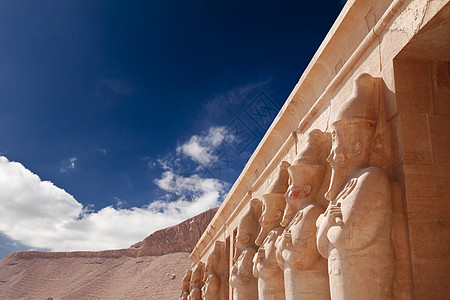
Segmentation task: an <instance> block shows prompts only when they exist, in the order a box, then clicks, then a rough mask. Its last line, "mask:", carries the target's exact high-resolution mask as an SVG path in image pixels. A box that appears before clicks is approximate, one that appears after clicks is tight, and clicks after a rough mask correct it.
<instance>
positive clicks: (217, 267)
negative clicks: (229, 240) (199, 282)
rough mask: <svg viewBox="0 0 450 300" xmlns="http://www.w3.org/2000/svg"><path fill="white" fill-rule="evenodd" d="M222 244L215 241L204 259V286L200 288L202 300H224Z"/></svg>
mask: <svg viewBox="0 0 450 300" xmlns="http://www.w3.org/2000/svg"><path fill="white" fill-rule="evenodd" d="M224 247H225V245H224V242H222V241H216V242H215V243H214V248H213V250H212V252H211V253H210V254H209V256H208V258H207V259H206V267H205V280H204V281H205V285H204V286H203V288H202V295H203V299H204V300H221V299H224V296H223V295H222V290H221V288H222V285H221V283H222V277H223V276H224V273H225V268H224V263H223V256H224V253H223V252H224Z"/></svg>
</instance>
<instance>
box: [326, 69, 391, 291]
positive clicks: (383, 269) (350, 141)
mask: <svg viewBox="0 0 450 300" xmlns="http://www.w3.org/2000/svg"><path fill="white" fill-rule="evenodd" d="M378 89H379V79H376V78H373V77H372V76H370V75H368V74H362V75H359V76H358V77H357V78H356V79H355V82H354V89H353V94H352V96H351V97H350V99H348V100H346V101H345V102H344V103H343V104H342V105H341V106H340V108H339V110H338V111H337V114H336V118H335V121H334V122H333V123H332V124H331V135H332V150H331V153H330V155H329V157H328V161H329V163H330V165H331V167H332V178H331V182H330V187H329V189H328V192H327V193H326V197H327V199H328V200H329V201H330V203H329V205H328V208H327V209H326V211H325V213H324V214H323V215H321V216H320V217H319V219H318V220H317V227H318V239H317V246H318V249H319V251H320V253H321V254H322V256H324V257H326V258H328V272H329V277H330V289H331V298H332V299H391V297H392V283H393V275H394V253H393V246H392V240H391V218H392V208H391V206H392V205H391V199H390V195H391V191H390V183H389V180H388V178H387V176H386V174H385V172H384V171H383V169H381V168H380V167H378V166H376V165H374V164H373V163H372V162H373V161H374V160H373V157H376V156H379V155H380V150H382V149H383V145H382V144H381V143H380V141H381V140H382V135H383V134H384V129H383V126H382V125H383V124H384V122H383V121H384V120H383V118H382V114H380V111H381V110H380V105H379V99H378Z"/></svg>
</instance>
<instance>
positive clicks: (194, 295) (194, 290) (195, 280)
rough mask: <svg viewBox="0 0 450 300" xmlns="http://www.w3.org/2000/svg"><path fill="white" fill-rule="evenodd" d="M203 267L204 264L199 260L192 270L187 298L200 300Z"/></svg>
mask: <svg viewBox="0 0 450 300" xmlns="http://www.w3.org/2000/svg"><path fill="white" fill-rule="evenodd" d="M203 268H204V264H203V263H202V262H199V263H198V264H197V266H196V267H195V269H194V271H193V272H192V276H191V292H190V293H189V297H188V300H201V299H202V287H203V284H204V283H203Z"/></svg>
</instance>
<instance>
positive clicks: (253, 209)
mask: <svg viewBox="0 0 450 300" xmlns="http://www.w3.org/2000/svg"><path fill="white" fill-rule="evenodd" d="M261 212H262V202H261V200H259V199H257V198H253V199H251V200H250V202H249V204H248V209H247V211H246V212H245V213H244V215H243V216H242V218H241V219H240V220H239V225H238V229H237V234H236V238H235V240H234V246H235V247H236V254H238V253H239V252H240V251H241V250H243V249H244V248H246V247H254V246H256V245H255V239H256V236H257V234H258V231H259V223H258V220H259V217H260V216H261Z"/></svg>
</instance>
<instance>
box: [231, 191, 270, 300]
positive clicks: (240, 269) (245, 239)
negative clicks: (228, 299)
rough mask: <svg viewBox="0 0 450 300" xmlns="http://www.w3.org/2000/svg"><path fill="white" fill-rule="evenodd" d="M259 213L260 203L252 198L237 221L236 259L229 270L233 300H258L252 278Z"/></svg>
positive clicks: (255, 283) (260, 209) (256, 281)
mask: <svg viewBox="0 0 450 300" xmlns="http://www.w3.org/2000/svg"><path fill="white" fill-rule="evenodd" d="M261 211H262V203H261V201H260V200H259V199H256V198H253V199H251V200H250V203H249V207H248V209H247V211H246V212H245V214H244V216H243V217H242V219H241V220H240V221H239V225H238V229H237V236H236V239H235V242H234V244H235V258H236V259H235V263H234V265H233V267H232V269H231V280H230V285H231V286H232V287H233V300H258V280H257V279H256V278H255V277H254V276H253V257H254V256H255V254H256V250H257V248H258V247H257V246H256V244H255V239H256V236H257V234H258V231H259V224H258V220H259V217H260V216H261Z"/></svg>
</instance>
